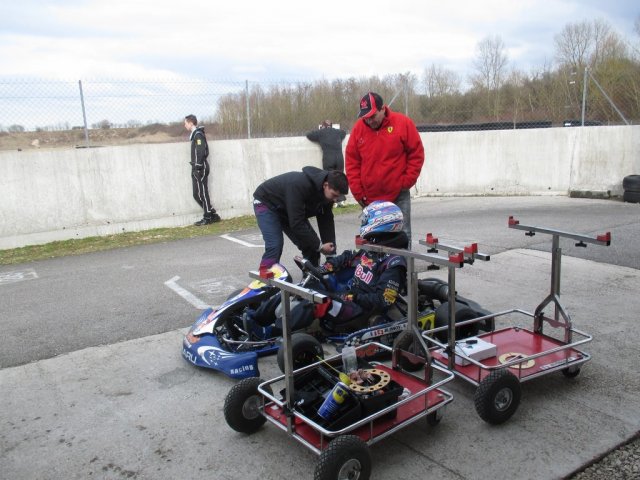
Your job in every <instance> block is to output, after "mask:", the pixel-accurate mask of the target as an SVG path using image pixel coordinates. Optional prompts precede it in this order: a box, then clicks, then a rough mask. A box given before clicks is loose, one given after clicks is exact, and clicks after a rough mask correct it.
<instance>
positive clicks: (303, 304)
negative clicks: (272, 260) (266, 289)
mask: <svg viewBox="0 0 640 480" xmlns="http://www.w3.org/2000/svg"><path fill="white" fill-rule="evenodd" d="M402 227H403V217H402V211H401V210H400V208H399V207H398V206H397V205H395V204H394V203H391V202H383V201H377V202H373V203H371V204H370V205H368V206H367V207H365V209H364V210H363V211H362V225H361V227H360V237H361V238H362V239H363V240H364V241H366V242H367V243H372V244H377V245H383V246H388V247H393V248H402V249H406V248H407V247H408V244H409V240H408V237H407V235H406V233H405V232H404V231H403V230H402ZM346 269H350V270H352V271H353V277H352V278H351V280H350V281H349V282H348V284H349V285H350V286H349V288H348V289H347V290H346V291H343V292H340V293H336V292H326V291H325V290H326V289H323V288H322V287H320V286H318V287H316V288H314V289H315V290H317V291H320V292H322V293H325V294H327V295H328V296H330V298H331V299H330V301H329V302H327V303H323V304H315V305H314V304H312V303H310V302H308V301H306V300H305V301H300V302H297V303H296V304H295V306H293V308H292V309H291V328H292V330H294V331H295V330H300V329H302V328H306V327H308V326H310V325H311V324H312V323H313V320H314V319H315V318H319V319H321V323H322V325H323V327H324V328H325V329H327V330H329V331H334V332H340V333H344V332H350V331H355V330H358V329H360V328H364V326H367V325H366V321H367V320H368V319H369V318H370V317H371V316H372V315H376V314H385V313H386V312H387V311H388V310H389V309H390V308H391V307H392V306H393V305H394V304H395V302H396V300H397V298H398V295H399V293H400V292H401V291H403V290H404V289H405V288H406V280H407V278H406V277H407V273H406V272H407V264H406V260H405V258H404V257H402V256H399V255H391V254H388V253H380V252H370V251H366V250H345V251H344V252H342V254H340V255H337V256H334V257H329V258H328V259H327V261H326V262H325V263H324V264H323V265H322V266H321V267H320V271H321V272H322V273H331V274H337V273H338V272H340V271H342V270H346ZM279 297H280V296H279V295H278V296H277V298H274V300H275V302H278V303H279V300H278V298H279ZM267 303H269V302H266V303H265V304H263V305H262V306H261V307H260V308H258V310H257V311H256V312H255V316H254V318H253V319H254V320H255V321H256V322H257V323H258V324H260V325H262V326H267V325H271V324H273V323H274V321H275V324H276V327H278V328H280V327H281V321H280V319H279V318H278V319H276V318H275V306H274V305H273V304H271V305H266V304H267ZM361 322H364V325H363V324H362V323H361Z"/></svg>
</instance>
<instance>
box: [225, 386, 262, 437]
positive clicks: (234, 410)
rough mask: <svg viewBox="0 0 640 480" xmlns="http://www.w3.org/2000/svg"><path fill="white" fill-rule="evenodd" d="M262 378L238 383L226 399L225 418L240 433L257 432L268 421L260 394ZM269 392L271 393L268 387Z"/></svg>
mask: <svg viewBox="0 0 640 480" xmlns="http://www.w3.org/2000/svg"><path fill="white" fill-rule="evenodd" d="M262 382H264V380H262V379H261V378H256V377H251V378H245V379H243V380H241V381H240V382H238V383H236V384H235V385H234V386H233V387H232V388H231V390H229V393H227V396H226V398H225V399H224V418H225V420H226V421H227V424H228V425H229V426H230V427H231V428H232V429H234V430H235V431H236V432H240V433H254V432H256V431H257V430H258V429H259V428H260V427H261V426H262V425H263V424H264V422H266V421H267V419H266V418H265V417H264V415H263V414H262V398H263V397H262V395H261V394H260V393H259V392H258V385H260V384H261V383H262ZM267 391H269V392H270V391H271V388H270V387H267Z"/></svg>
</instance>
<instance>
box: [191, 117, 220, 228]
mask: <svg viewBox="0 0 640 480" xmlns="http://www.w3.org/2000/svg"><path fill="white" fill-rule="evenodd" d="M189 140H190V141H191V162H189V163H191V184H192V186H193V198H194V200H195V201H196V202H198V205H200V207H202V210H203V211H204V215H203V216H204V218H205V219H207V220H210V219H211V218H213V216H214V214H215V213H216V209H215V208H213V205H211V200H210V199H209V186H208V183H209V162H208V161H207V157H208V156H209V145H208V144H207V138H206V137H205V135H204V127H202V126H200V127H196V128H195V129H194V130H193V131H192V132H191V135H190V137H189Z"/></svg>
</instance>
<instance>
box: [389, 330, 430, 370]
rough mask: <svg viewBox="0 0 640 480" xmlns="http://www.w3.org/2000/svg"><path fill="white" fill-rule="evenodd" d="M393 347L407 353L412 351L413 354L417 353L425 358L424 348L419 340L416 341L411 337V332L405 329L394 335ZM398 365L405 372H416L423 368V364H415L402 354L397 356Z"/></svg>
mask: <svg viewBox="0 0 640 480" xmlns="http://www.w3.org/2000/svg"><path fill="white" fill-rule="evenodd" d="M393 348H394V349H396V348H397V349H400V350H405V351H407V352H409V353H413V354H414V355H418V356H420V357H422V358H425V359H426V358H427V355H426V353H425V351H424V348H422V345H421V344H420V342H416V341H415V338H414V337H413V333H411V332H410V331H407V330H403V331H402V332H400V335H398V336H397V337H396V339H395V341H394V342H393ZM398 365H399V366H400V368H402V369H403V370H406V371H407V372H416V371H418V370H420V369H421V368H423V365H420V364H415V363H413V362H411V361H409V359H408V358H405V357H403V356H400V357H398Z"/></svg>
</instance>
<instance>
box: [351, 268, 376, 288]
mask: <svg viewBox="0 0 640 480" xmlns="http://www.w3.org/2000/svg"><path fill="white" fill-rule="evenodd" d="M355 276H356V277H358V278H359V279H360V280H362V281H363V282H364V283H366V284H367V285H368V284H369V283H371V280H373V273H372V272H365V270H364V268H362V265H358V266H357V267H356V271H355Z"/></svg>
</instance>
